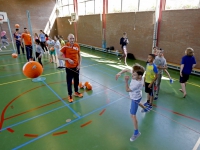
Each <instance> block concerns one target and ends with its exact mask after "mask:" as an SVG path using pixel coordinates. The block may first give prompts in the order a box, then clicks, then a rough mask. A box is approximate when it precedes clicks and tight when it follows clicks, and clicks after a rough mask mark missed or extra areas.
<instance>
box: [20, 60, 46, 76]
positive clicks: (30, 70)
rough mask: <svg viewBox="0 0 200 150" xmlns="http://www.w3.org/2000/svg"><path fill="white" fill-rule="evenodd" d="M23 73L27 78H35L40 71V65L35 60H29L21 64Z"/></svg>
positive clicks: (41, 69) (41, 70)
mask: <svg viewBox="0 0 200 150" xmlns="http://www.w3.org/2000/svg"><path fill="white" fill-rule="evenodd" d="M22 71H23V73H24V75H25V76H26V77H28V78H37V77H39V76H40V75H41V74H42V72H43V68H42V65H41V64H40V63H38V62H36V61H29V62H27V63H26V64H25V65H24V66H23V70H22Z"/></svg>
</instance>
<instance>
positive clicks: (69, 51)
mask: <svg viewBox="0 0 200 150" xmlns="http://www.w3.org/2000/svg"><path fill="white" fill-rule="evenodd" d="M60 51H61V52H62V53H63V54H64V56H65V58H69V59H71V60H73V61H74V63H73V64H70V63H69V62H68V61H67V60H66V61H65V65H66V67H67V68H76V67H77V66H78V65H79V59H80V58H79V53H80V46H79V45H78V44H77V43H74V45H73V46H72V47H71V45H70V43H67V44H66V45H65V46H64V47H62V49H61V50H60Z"/></svg>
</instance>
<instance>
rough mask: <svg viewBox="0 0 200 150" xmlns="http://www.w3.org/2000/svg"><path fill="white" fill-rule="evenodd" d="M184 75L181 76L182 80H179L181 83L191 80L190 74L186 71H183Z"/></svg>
mask: <svg viewBox="0 0 200 150" xmlns="http://www.w3.org/2000/svg"><path fill="white" fill-rule="evenodd" d="M182 75H183V76H182V77H181V76H180V80H179V82H180V83H185V82H187V80H189V74H184V73H182Z"/></svg>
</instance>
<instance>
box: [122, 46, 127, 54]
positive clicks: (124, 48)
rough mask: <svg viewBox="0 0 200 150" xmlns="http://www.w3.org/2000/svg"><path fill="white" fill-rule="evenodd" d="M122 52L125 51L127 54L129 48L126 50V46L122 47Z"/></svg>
mask: <svg viewBox="0 0 200 150" xmlns="http://www.w3.org/2000/svg"><path fill="white" fill-rule="evenodd" d="M122 50H123V52H124V54H127V48H126V45H124V46H123V47H122Z"/></svg>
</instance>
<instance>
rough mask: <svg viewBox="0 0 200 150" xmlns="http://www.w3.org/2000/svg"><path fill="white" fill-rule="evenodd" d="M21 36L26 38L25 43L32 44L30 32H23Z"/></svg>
mask: <svg viewBox="0 0 200 150" xmlns="http://www.w3.org/2000/svg"><path fill="white" fill-rule="evenodd" d="M21 38H22V39H24V44H25V45H32V41H31V35H30V34H29V33H23V34H22V36H21Z"/></svg>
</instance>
